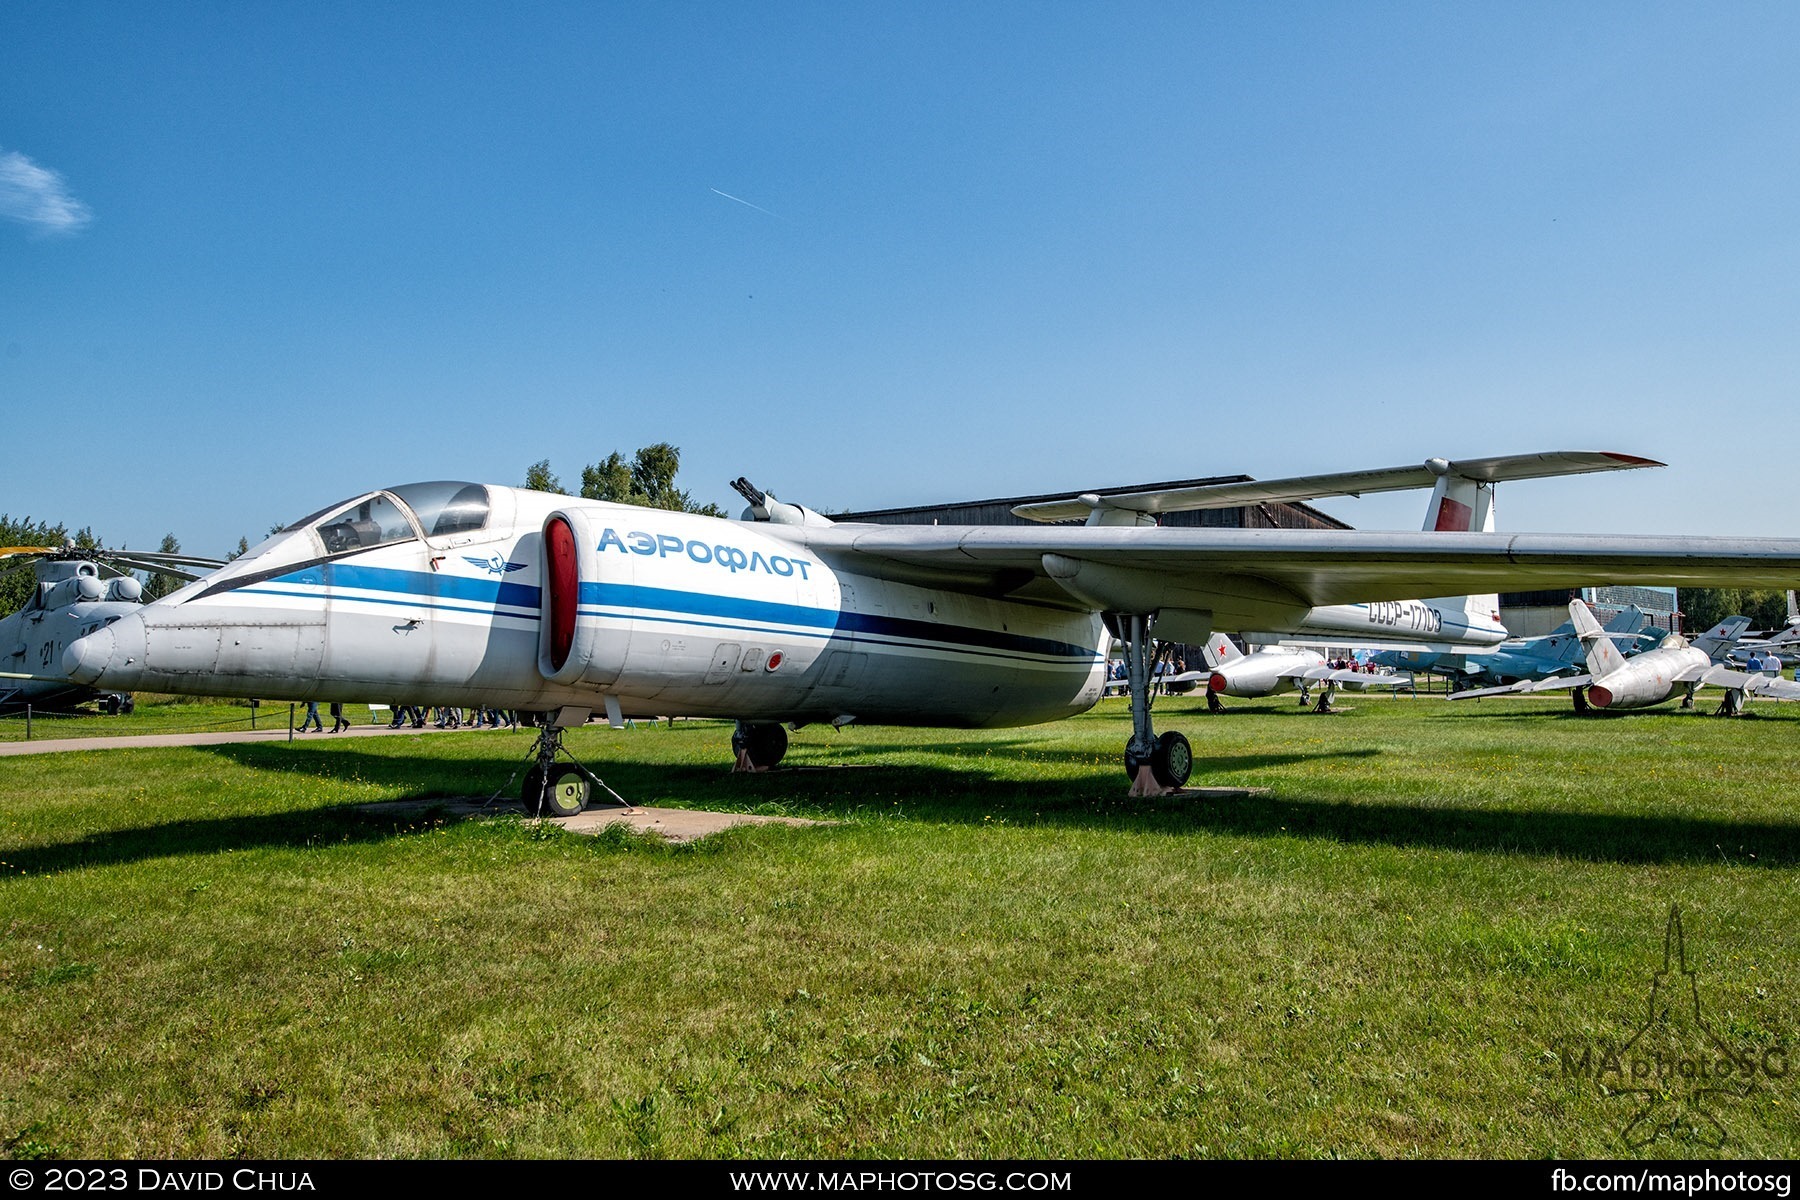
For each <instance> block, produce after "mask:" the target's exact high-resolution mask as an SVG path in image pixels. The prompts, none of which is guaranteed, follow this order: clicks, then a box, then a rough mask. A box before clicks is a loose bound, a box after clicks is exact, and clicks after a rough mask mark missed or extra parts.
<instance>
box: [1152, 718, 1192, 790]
mask: <svg viewBox="0 0 1800 1200" xmlns="http://www.w3.org/2000/svg"><path fill="white" fill-rule="evenodd" d="M1193 773H1194V748H1193V747H1192V746H1190V745H1188V740H1187V739H1186V738H1185V737H1182V736H1181V735H1180V734H1179V733H1176V732H1175V731H1174V730H1173V729H1171V730H1170V731H1169V732H1167V733H1165V734H1163V735H1162V736H1161V737H1159V738H1157V739H1156V753H1155V754H1152V755H1151V756H1150V774H1151V775H1153V776H1155V778H1156V782H1158V783H1160V784H1162V785H1163V786H1164V787H1169V788H1178V787H1181V786H1182V785H1183V784H1185V783H1186V782H1187V781H1188V776H1189V775H1192V774H1193Z"/></svg>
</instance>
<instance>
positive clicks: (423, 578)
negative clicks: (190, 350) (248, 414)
mask: <svg viewBox="0 0 1800 1200" xmlns="http://www.w3.org/2000/svg"><path fill="white" fill-rule="evenodd" d="M269 582H270V583H285V584H300V585H312V586H314V587H328V588H355V589H358V590H361V591H371V592H391V593H396V594H399V595H402V596H406V597H409V598H414V599H416V600H461V601H464V602H475V603H479V604H489V605H496V606H506V607H515V608H531V609H536V608H538V607H539V604H540V592H539V589H538V588H536V587H534V586H532V585H530V584H524V583H512V582H509V581H506V580H501V579H470V578H468V577H467V576H461V575H445V574H440V573H437V572H427V571H408V570H402V569H399V568H393V567H368V566H359V565H354V564H350V563H321V564H318V565H316V566H309V567H306V568H304V569H302V570H299V571H294V572H292V573H290V574H287V575H281V576H277V577H276V578H275V579H272V580H270V581H269ZM247 590H254V589H247ZM270 590H271V591H273V589H270ZM288 594H292V593H288ZM346 598H347V599H349V597H346ZM580 603H581V604H582V605H583V606H587V605H605V606H607V607H610V608H637V609H652V610H656V611H659V612H664V613H670V614H676V615H692V616H699V617H715V618H722V619H726V620H736V621H751V622H758V623H772V624H778V625H794V626H799V627H801V628H810V629H818V630H821V631H826V632H829V633H837V634H840V635H843V636H846V637H849V638H852V639H855V638H857V637H859V636H860V637H873V636H884V637H901V638H911V639H914V640H918V641H929V642H941V643H947V644H950V645H953V646H958V647H971V648H980V649H989V650H1011V651H1022V652H1026V653H1031V654H1041V655H1046V656H1050V657H1054V658H1069V659H1079V660H1084V661H1091V660H1093V659H1095V658H1098V657H1099V652H1098V651H1097V650H1096V649H1095V648H1094V647H1092V646H1082V645H1077V644H1075V643H1072V642H1062V641H1057V640H1055V639H1053V638H1040V637H1030V636H1027V635H1024V634H1016V633H1005V632H1001V631H998V630H992V629H977V628H971V627H968V626H962V625H948V624H941V623H939V622H935V621H918V620H912V619H909V618H906V617H887V616H879V615H876V614H873V613H854V612H840V611H839V610H837V609H831V608H818V607H815V606H809V605H802V604H782V603H779V602H776V601H769V600H750V599H746V598H744V597H741V596H727V595H721V594H719V593H717V592H689V591H678V590H676V589H673V588H653V587H641V586H637V585H632V584H607V583H583V584H582V585H581V593H580ZM446 607H449V606H446ZM464 611H467V610H464Z"/></svg>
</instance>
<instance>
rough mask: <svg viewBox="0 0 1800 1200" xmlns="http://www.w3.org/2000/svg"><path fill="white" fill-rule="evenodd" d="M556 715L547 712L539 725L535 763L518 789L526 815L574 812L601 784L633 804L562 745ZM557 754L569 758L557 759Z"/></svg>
mask: <svg viewBox="0 0 1800 1200" xmlns="http://www.w3.org/2000/svg"><path fill="white" fill-rule="evenodd" d="M555 718H556V714H555V713H546V714H544V717H543V721H544V724H543V725H542V726H540V727H539V729H538V736H537V741H536V742H535V743H533V744H532V747H531V759H532V763H531V766H530V767H529V768H528V769H527V770H526V772H525V783H524V786H523V787H521V788H520V789H519V798H520V799H521V800H522V801H523V802H524V804H525V815H526V816H528V817H572V816H575V815H576V814H577V813H579V812H581V811H582V810H583V809H585V808H586V807H587V806H588V801H590V800H592V799H593V797H594V789H595V788H600V789H601V790H602V791H604V792H605V793H606V794H607V795H609V796H611V797H612V798H613V799H614V800H617V801H618V802H619V803H620V804H624V805H625V807H626V808H630V807H631V806H630V805H629V804H626V802H625V799H624V798H623V797H622V796H620V795H619V793H617V792H615V791H613V790H612V789H611V788H609V787H607V786H606V782H605V781H604V780H602V779H601V778H600V777H599V776H598V775H596V774H594V773H593V772H592V771H590V770H588V769H587V768H586V767H584V766H582V765H581V764H580V763H579V762H577V761H575V756H574V755H573V754H570V753H569V751H568V749H567V747H565V746H564V745H563V727H562V726H560V725H557V724H554V721H555ZM558 754H561V755H563V756H565V757H566V758H568V760H569V761H568V762H566V763H559V762H557V761H556V756H557V755H558Z"/></svg>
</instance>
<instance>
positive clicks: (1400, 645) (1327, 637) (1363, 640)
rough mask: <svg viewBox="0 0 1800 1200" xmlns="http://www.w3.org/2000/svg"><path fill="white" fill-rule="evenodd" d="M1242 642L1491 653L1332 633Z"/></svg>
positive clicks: (1248, 637)
mask: <svg viewBox="0 0 1800 1200" xmlns="http://www.w3.org/2000/svg"><path fill="white" fill-rule="evenodd" d="M1243 638H1244V640H1245V641H1246V642H1249V643H1250V644H1251V645H1253V646H1299V647H1309V646H1330V647H1332V648H1333V649H1341V650H1397V651H1400V652H1401V653H1404V654H1480V653H1481V652H1482V651H1484V650H1488V649H1492V647H1485V646H1471V645H1470V644H1469V643H1468V642H1402V641H1397V640H1394V639H1391V638H1381V637H1375V636H1370V637H1362V636H1360V635H1351V634H1330V633H1318V634H1314V633H1276V632H1275V631H1273V630H1261V631H1250V630H1245V631H1243Z"/></svg>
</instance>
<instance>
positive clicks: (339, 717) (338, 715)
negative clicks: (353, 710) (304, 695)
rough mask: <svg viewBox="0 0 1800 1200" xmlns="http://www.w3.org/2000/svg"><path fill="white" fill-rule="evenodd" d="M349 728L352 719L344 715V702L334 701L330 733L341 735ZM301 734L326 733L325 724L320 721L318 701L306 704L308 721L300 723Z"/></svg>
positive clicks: (309, 701)
mask: <svg viewBox="0 0 1800 1200" xmlns="http://www.w3.org/2000/svg"><path fill="white" fill-rule="evenodd" d="M348 728H350V718H349V717H346V716H345V715H344V704H343V701H341V700H333V701H332V702H331V730H330V732H332V733H341V732H343V731H344V730H346V729H348ZM300 732H301V733H315V732H316V733H324V732H326V729H325V722H323V721H321V720H319V702H318V701H316V700H308V701H307V702H306V720H304V721H302V722H300Z"/></svg>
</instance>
